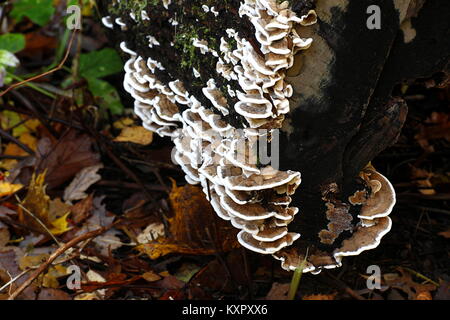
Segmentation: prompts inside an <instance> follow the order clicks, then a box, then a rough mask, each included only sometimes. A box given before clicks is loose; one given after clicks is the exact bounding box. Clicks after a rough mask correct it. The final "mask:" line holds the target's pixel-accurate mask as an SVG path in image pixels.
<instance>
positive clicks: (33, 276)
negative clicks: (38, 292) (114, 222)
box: [8, 226, 111, 300]
mask: <svg viewBox="0 0 450 320" xmlns="http://www.w3.org/2000/svg"><path fill="white" fill-rule="evenodd" d="M110 227H111V226H108V227H103V228H99V229H97V230H94V231H91V232H87V233H85V234H82V235H80V236H78V237H76V238H73V239H72V240H70V241H69V242H67V243H65V244H64V245H62V246H61V247H59V248H58V249H56V250H55V252H53V253H52V254H51V255H50V257H49V258H48V259H47V261H46V262H44V263H43V264H41V265H40V266H39V268H37V269H36V270H35V271H34V272H33V273H32V274H31V275H30V277H29V278H28V279H27V280H25V282H24V283H23V284H22V285H21V286H20V287H19V288H18V289H17V290H16V291H14V292H13V293H12V294H11V295H10V296H9V298H8V300H14V299H15V298H17V296H18V295H20V294H21V293H22V292H23V291H24V290H25V289H26V288H27V287H28V286H29V285H30V284H31V283H32V282H33V281H34V280H35V279H36V278H37V277H38V276H39V275H40V274H41V273H42V272H44V271H45V270H46V269H47V268H48V267H49V266H50V265H51V263H52V262H53V261H54V260H55V259H56V258H58V257H59V256H60V255H61V254H63V253H64V252H66V251H67V250H68V249H70V248H72V247H73V246H75V245H76V244H78V243H80V242H81V241H84V240H86V239H90V238H94V237H96V236H98V235H100V234H102V233H103V232H105V231H107V230H108V229H109V228H110Z"/></svg>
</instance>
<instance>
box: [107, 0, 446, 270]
mask: <svg viewBox="0 0 450 320" xmlns="http://www.w3.org/2000/svg"><path fill="white" fill-rule="evenodd" d="M370 5H372V1H368V0H361V1H349V0H317V1H313V0H290V1H278V0H224V1H213V0H189V1H187V0H164V1H162V0H161V1H159V0H152V1H144V0H129V1H125V0H115V1H104V2H103V4H102V6H101V11H102V12H103V14H104V18H103V19H102V21H103V24H104V25H105V27H107V28H109V29H112V33H111V36H112V38H114V39H116V41H117V43H118V44H119V47H120V49H121V50H122V52H123V53H124V57H125V58H126V60H127V61H126V63H125V67H124V70H125V76H124V88H125V90H126V91H127V92H129V93H130V95H131V96H132V97H133V98H134V100H135V104H134V110H135V113H136V114H137V115H138V116H139V117H140V118H141V119H142V121H143V126H144V127H145V128H147V129H148V130H152V131H154V132H156V133H158V134H159V135H160V136H167V137H171V139H172V141H173V143H174V145H175V152H174V160H175V161H176V162H177V163H178V164H179V165H180V166H181V168H182V169H183V171H184V172H185V177H186V181H187V182H189V183H191V184H200V185H201V186H202V187H203V190H204V193H205V195H206V196H207V198H208V200H209V201H210V203H211V205H212V207H213V208H214V210H215V212H216V213H217V215H218V216H219V217H221V218H222V219H225V220H229V221H230V223H231V224H232V225H233V226H234V227H236V228H238V229H240V230H241V231H240V232H239V234H238V240H239V242H240V243H241V244H242V245H243V246H244V247H246V248H248V249H249V250H253V251H255V252H259V253H262V254H272V255H273V256H274V257H275V258H276V259H278V260H280V261H281V265H282V267H283V268H284V269H286V270H294V269H295V268H296V267H297V266H298V265H299V264H300V262H301V261H302V260H303V259H304V258H305V255H306V252H307V251H308V252H309V255H308V257H307V266H306V269H305V270H304V272H313V273H318V272H320V271H321V270H322V269H327V268H335V267H338V266H340V265H341V262H342V257H345V256H351V255H358V254H360V253H361V252H363V251H364V250H368V249H372V248H375V247H377V246H378V244H379V243H380V240H381V238H382V237H383V236H384V235H385V234H386V233H387V232H388V231H389V230H390V228H391V224H392V223H391V220H390V218H389V217H388V215H389V214H390V213H391V211H392V208H393V206H394V204H395V191H394V189H393V187H392V184H391V183H390V182H389V180H388V179H387V178H386V177H385V176H383V175H382V174H381V173H379V172H377V171H376V170H375V168H373V167H372V166H371V165H370V161H371V160H372V159H373V158H374V157H375V156H376V155H377V154H378V153H379V152H380V151H382V150H383V149H385V148H386V147H388V146H390V145H391V144H392V143H393V142H395V140H396V138H397V136H398V134H399V132H400V130H401V127H402V124H403V121H404V120H405V117H406V112H407V108H406V104H405V102H404V101H403V100H402V99H400V98H398V97H392V96H391V93H392V90H393V88H394V86H395V85H396V84H398V83H400V82H402V81H406V80H408V79H416V78H418V77H428V76H431V75H433V73H436V72H438V71H444V72H447V71H448V58H449V52H450V44H449V41H450V37H448V34H447V33H448V30H449V29H450V28H449V19H447V17H446V13H445V12H448V11H449V10H450V5H449V2H448V1H447V2H446V1H437V0H434V1H433V0H421V1H416V0H402V1H400V0H380V1H378V2H377V5H378V6H379V7H380V12H381V15H380V16H379V18H380V25H381V29H373V28H368V26H367V23H366V22H367V19H368V14H367V8H368V7H369V6H370ZM279 146H282V147H279ZM269 147H270V149H271V150H272V154H271V157H268V156H267V149H269ZM276 147H279V148H278V149H277V148H276ZM275 155H279V158H278V159H276V157H274V156H275ZM271 158H272V159H271ZM270 160H272V161H270ZM276 160H278V161H276Z"/></svg>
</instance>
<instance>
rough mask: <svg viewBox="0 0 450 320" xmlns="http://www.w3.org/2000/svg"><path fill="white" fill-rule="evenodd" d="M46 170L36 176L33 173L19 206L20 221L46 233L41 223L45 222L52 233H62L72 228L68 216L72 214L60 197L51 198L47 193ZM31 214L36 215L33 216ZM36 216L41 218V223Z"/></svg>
mask: <svg viewBox="0 0 450 320" xmlns="http://www.w3.org/2000/svg"><path fill="white" fill-rule="evenodd" d="M45 176H46V172H43V173H41V174H39V175H37V176H36V174H33V176H32V178H31V181H30V185H29V186H28V192H27V195H26V196H25V198H24V199H23V201H22V206H23V207H24V208H25V209H22V208H21V207H19V209H18V213H19V221H20V222H21V223H23V224H25V225H27V226H30V227H32V229H33V230H39V231H40V232H43V233H46V232H47V230H46V229H45V228H44V227H43V226H42V225H41V223H42V224H44V225H45V226H46V227H47V229H48V230H50V232H51V233H53V234H55V235H57V234H62V233H64V232H66V231H68V230H70V229H71V228H70V227H69V222H68V221H67V217H68V216H69V214H70V209H69V206H68V205H66V204H65V203H63V202H62V201H61V200H60V199H59V198H57V199H54V200H50V197H49V196H48V195H47V194H46V190H45V189H46V185H45V184H44V181H45ZM31 214H33V215H34V217H33V216H31ZM35 218H37V219H39V221H40V222H41V223H39V222H38V221H37V220H36V219H35Z"/></svg>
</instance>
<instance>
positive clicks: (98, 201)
mask: <svg viewBox="0 0 450 320" xmlns="http://www.w3.org/2000/svg"><path fill="white" fill-rule="evenodd" d="M103 199H104V196H102V197H97V198H94V200H93V211H92V216H91V217H90V218H89V219H87V220H86V222H85V223H84V225H83V227H82V228H81V229H80V230H79V231H78V232H77V234H76V235H77V236H79V235H82V234H85V233H87V232H89V231H93V230H96V229H98V228H101V227H106V226H109V225H111V224H112V223H113V221H114V219H115V216H114V215H110V214H108V212H107V211H106V207H105V205H104V204H103ZM119 234H120V231H118V230H117V229H114V228H111V229H110V230H108V231H106V232H105V233H103V234H101V235H99V236H97V237H95V238H94V239H93V240H92V242H94V243H95V244H96V246H97V248H98V249H99V250H100V253H101V254H102V255H104V256H108V255H109V251H110V250H115V249H117V248H119V247H121V246H122V242H121V241H120V238H119V237H117V236H118V235H119Z"/></svg>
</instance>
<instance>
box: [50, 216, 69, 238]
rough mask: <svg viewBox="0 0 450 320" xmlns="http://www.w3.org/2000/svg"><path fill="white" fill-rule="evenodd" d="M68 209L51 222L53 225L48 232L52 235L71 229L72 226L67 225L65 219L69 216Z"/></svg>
mask: <svg viewBox="0 0 450 320" xmlns="http://www.w3.org/2000/svg"><path fill="white" fill-rule="evenodd" d="M69 214H70V211H69V212H67V213H66V214H65V215H63V216H62V217H60V218H58V219H56V220H55V221H52V222H51V224H52V226H53V228H52V229H50V232H51V233H53V234H54V235H58V234H62V233H64V232H66V231H69V230H70V229H72V227H69V222H68V221H67V217H68V216H69Z"/></svg>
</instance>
